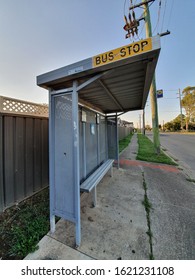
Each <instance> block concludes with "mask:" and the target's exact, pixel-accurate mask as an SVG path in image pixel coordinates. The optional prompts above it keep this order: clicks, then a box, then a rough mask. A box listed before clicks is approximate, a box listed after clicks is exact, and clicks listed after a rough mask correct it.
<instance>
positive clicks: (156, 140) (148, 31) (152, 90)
mask: <svg viewBox="0 0 195 280" xmlns="http://www.w3.org/2000/svg"><path fill="white" fill-rule="evenodd" d="M142 4H143V6H144V14H145V15H144V17H145V27H146V37H152V26H151V21H150V11H149V8H148V1H146V0H142ZM150 101H151V111H152V112H151V113H152V130H153V143H154V149H155V152H156V153H157V154H159V153H160V138H159V125H158V106H157V96H156V79H155V74H154V77H153V80H152V84H151V87H150Z"/></svg>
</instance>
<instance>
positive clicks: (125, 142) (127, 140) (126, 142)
mask: <svg viewBox="0 0 195 280" xmlns="http://www.w3.org/2000/svg"><path fill="white" fill-rule="evenodd" d="M132 136H133V133H130V134H129V135H128V136H127V137H125V138H124V139H122V140H119V153H120V152H122V151H123V150H124V149H125V148H126V147H127V146H128V145H129V143H130V142H131V138H132Z"/></svg>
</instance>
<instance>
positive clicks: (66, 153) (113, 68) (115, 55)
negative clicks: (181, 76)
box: [37, 36, 160, 246]
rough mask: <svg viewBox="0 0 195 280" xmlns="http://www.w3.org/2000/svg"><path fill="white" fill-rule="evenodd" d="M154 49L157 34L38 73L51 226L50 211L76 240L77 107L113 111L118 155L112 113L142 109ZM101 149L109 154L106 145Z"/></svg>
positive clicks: (153, 64) (99, 112)
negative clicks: (45, 103) (69, 225)
mask: <svg viewBox="0 0 195 280" xmlns="http://www.w3.org/2000/svg"><path fill="white" fill-rule="evenodd" d="M159 52H160V37H159V36H156V37H152V38H148V39H145V40H141V41H139V42H135V43H133V44H130V45H127V46H123V47H121V48H118V49H115V50H111V51H109V52H106V53H103V54H100V55H97V56H94V57H91V58H88V59H86V60H83V61H80V62H78V63H74V64H72V65H69V66H65V67H63V68H60V69H57V70H54V71H51V72H49V73H46V74H42V75H40V76H38V77H37V84H38V85H39V86H41V87H44V88H46V89H48V90H49V104H50V108H49V112H50V113H49V120H50V122H49V141H50V142H49V146H50V150H49V152H50V222H51V223H50V224H51V232H54V231H55V216H59V217H62V218H63V219H65V220H68V221H71V222H73V223H75V225H76V245H77V246H79V245H80V243H81V222H80V220H81V219H80V183H81V182H80V181H81V178H80V161H79V155H80V149H83V147H84V146H82V147H81V146H80V145H79V143H80V141H81V139H79V138H81V137H85V133H84V134H83V135H80V134H79V111H80V109H79V108H80V107H81V108H85V109H90V110H91V111H93V112H95V113H96V114H97V116H101V115H102V116H104V117H105V119H111V118H113V117H114V120H115V124H116V129H115V136H116V137H115V141H114V142H115V145H116V153H115V155H114V156H115V159H116V160H117V161H118V156H119V151H118V144H117V143H118V136H117V135H118V132H117V117H118V116H119V114H122V113H125V112H127V111H132V110H139V109H144V107H145V103H146V100H147V96H148V92H149V88H150V84H151V81H152V78H153V74H154V70H155V67H156V64H157V60H158V56H159ZM92 128H93V126H92ZM106 130H107V127H106ZM97 131H99V128H97ZM98 137H99V132H98ZM105 137H106V136H105ZM82 141H83V139H82ZM98 142H99V140H98V141H97V143H98ZM83 143H84V144H83V145H85V141H84V142H83ZM98 149H99V144H97V151H98ZM106 154H107V155H106V158H108V148H107V150H106ZM83 160H84V162H86V154H85V153H84V156H83ZM98 164H101V162H100V160H98ZM84 173H85V175H87V174H86V170H85V171H84ZM84 177H85V176H84Z"/></svg>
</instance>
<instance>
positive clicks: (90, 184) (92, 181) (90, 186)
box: [80, 159, 114, 206]
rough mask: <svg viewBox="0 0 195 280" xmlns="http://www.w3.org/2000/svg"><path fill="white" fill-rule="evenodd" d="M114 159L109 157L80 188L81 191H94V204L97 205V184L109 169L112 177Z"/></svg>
mask: <svg viewBox="0 0 195 280" xmlns="http://www.w3.org/2000/svg"><path fill="white" fill-rule="evenodd" d="M113 162H114V160H113V159H108V160H107V161H106V162H104V163H103V164H101V165H100V167H98V169H97V170H95V171H94V172H93V173H92V174H91V175H90V176H89V177H88V178H87V179H86V180H85V181H84V182H83V183H82V184H81V185H80V190H81V192H88V193H89V192H91V191H93V204H94V206H96V200H97V199H96V186H97V185H98V183H99V182H100V181H101V179H102V178H103V177H104V175H105V174H106V173H107V172H108V170H110V171H111V177H112V165H113Z"/></svg>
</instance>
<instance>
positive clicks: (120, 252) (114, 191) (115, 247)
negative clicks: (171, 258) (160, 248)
mask: <svg viewBox="0 0 195 280" xmlns="http://www.w3.org/2000/svg"><path fill="white" fill-rule="evenodd" d="M140 172H141V171H140V168H139V167H135V168H134V172H133V173H132V174H131V173H130V172H129V171H128V170H123V169H119V170H118V169H114V172H113V173H114V175H113V177H110V176H109V175H106V176H105V177H104V178H103V180H102V181H101V182H100V184H99V185H98V187H97V206H96V207H95V208H94V207H92V198H91V195H90V194H85V195H84V196H82V198H81V233H82V242H81V246H80V247H79V248H78V249H77V250H76V249H74V242H75V232H74V230H75V229H74V225H73V224H72V223H70V222H67V221H66V222H65V221H63V220H62V219H61V220H60V221H59V222H58V223H57V225H56V231H55V233H54V234H53V235H50V234H49V233H48V236H46V237H44V238H43V239H42V240H41V242H40V243H39V250H37V251H36V252H35V253H33V254H30V256H27V259H29V258H30V259H48V258H50V259H61V258H62V259H77V258H78V259H83V258H84V257H85V258H86V256H88V257H89V258H92V259H129V260H131V259H132V260H134V259H135V260H136V259H149V254H150V248H149V239H148V235H147V234H146V232H147V221H146V214H145V210H144V207H143V205H142V201H143V198H144V190H143V182H142V176H140V175H141V173H140ZM56 240H57V241H56ZM47 243H48V245H47ZM71 247H72V248H71ZM44 248H47V249H44ZM74 252H75V253H74Z"/></svg>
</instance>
